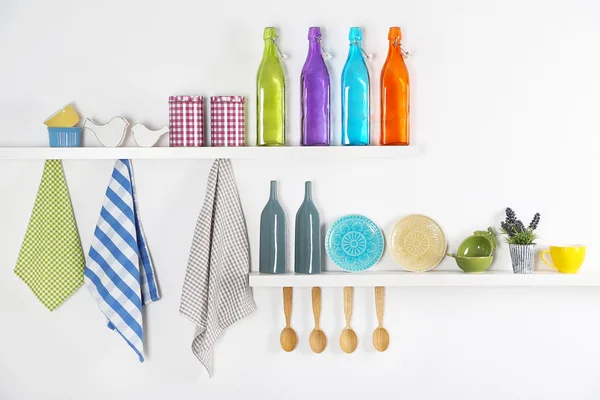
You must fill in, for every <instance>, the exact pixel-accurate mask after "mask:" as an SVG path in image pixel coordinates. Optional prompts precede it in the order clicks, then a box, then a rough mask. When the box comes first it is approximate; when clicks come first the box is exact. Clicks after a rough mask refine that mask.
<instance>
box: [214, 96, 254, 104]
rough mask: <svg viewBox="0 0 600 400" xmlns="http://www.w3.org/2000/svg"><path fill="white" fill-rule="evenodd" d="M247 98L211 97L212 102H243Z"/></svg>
mask: <svg viewBox="0 0 600 400" xmlns="http://www.w3.org/2000/svg"><path fill="white" fill-rule="evenodd" d="M245 100H246V99H245V97H244V96H212V97H211V98H210V102H211V103H243V102H244V101H245Z"/></svg>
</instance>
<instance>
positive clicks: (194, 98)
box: [169, 96, 204, 103]
mask: <svg viewBox="0 0 600 400" xmlns="http://www.w3.org/2000/svg"><path fill="white" fill-rule="evenodd" d="M180 101H187V102H192V103H202V102H203V101H204V97H202V96H169V103H175V102H180Z"/></svg>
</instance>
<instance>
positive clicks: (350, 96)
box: [342, 27, 370, 146]
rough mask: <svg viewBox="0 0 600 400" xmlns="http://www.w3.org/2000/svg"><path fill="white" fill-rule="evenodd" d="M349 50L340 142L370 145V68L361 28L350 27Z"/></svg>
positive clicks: (343, 78)
mask: <svg viewBox="0 0 600 400" xmlns="http://www.w3.org/2000/svg"><path fill="white" fill-rule="evenodd" d="M348 39H350V51H349V52H348V59H347V60H346V65H344V70H343V71H342V145H344V146H367V145H368V144H369V87H370V83H369V70H368V69H367V64H366V63H365V59H364V57H363V54H362V53H363V50H362V31H361V29H360V28H357V27H353V28H350V34H349V35H348Z"/></svg>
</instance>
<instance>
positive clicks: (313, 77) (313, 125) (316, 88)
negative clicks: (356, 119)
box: [301, 27, 330, 146]
mask: <svg viewBox="0 0 600 400" xmlns="http://www.w3.org/2000/svg"><path fill="white" fill-rule="evenodd" d="M308 42H309V45H308V46H309V47H308V56H307V57H306V62H305V63H304V67H303V68H302V75H301V80H302V146H329V91H330V82H329V73H328V72H327V66H326V65H325V60H323V54H322V53H321V28H319V27H312V28H309V30H308Z"/></svg>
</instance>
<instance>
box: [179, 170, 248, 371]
mask: <svg viewBox="0 0 600 400" xmlns="http://www.w3.org/2000/svg"><path fill="white" fill-rule="evenodd" d="M249 271H250V248H249V244H248V232H247V230H246V220H245V219H244V214H243V212H242V205H241V204H240V198H239V195H238V191H237V186H236V184H235V177H234V176H233V169H232V167H231V160H227V159H218V160H216V161H215V163H214V164H213V166H212V169H211V170H210V174H209V175H208V184H207V186H206V197H205V198H204V205H203V206H202V211H200V215H199V216H198V221H197V222H196V229H195V231H194V239H193V241H192V248H191V250H190V258H189V261H188V267H187V272H186V275H185V280H184V282H183V291H182V293H181V304H180V306H179V312H180V313H181V314H182V315H183V316H185V317H187V318H189V319H190V320H191V321H192V322H193V323H194V324H196V332H195V333H194V339H193V341H192V352H193V353H194V354H195V355H196V357H197V358H198V360H200V362H201V363H202V364H203V365H204V367H205V368H206V370H207V371H208V374H209V375H210V376H212V374H213V354H212V353H213V346H214V344H215V342H216V341H217V339H218V338H219V336H221V333H222V332H223V330H225V328H227V327H228V326H229V325H231V324H233V323H234V322H236V321H237V320H239V319H241V318H243V317H245V316H246V315H248V314H250V313H251V312H252V311H254V309H255V308H256V305H255V304H254V298H253V296H252V289H251V288H250V287H249V285H248V272H249Z"/></svg>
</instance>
